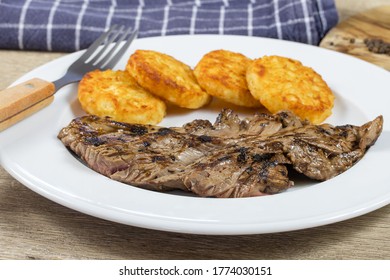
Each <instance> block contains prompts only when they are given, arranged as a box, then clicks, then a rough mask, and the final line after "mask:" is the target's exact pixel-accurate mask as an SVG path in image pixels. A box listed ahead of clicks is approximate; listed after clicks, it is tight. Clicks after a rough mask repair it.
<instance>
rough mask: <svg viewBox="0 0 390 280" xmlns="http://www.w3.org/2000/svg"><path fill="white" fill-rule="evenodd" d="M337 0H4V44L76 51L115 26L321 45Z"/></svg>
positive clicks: (0, 12) (0, 15) (0, 32)
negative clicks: (234, 35) (255, 37)
mask: <svg viewBox="0 0 390 280" xmlns="http://www.w3.org/2000/svg"><path fill="white" fill-rule="evenodd" d="M337 21H338V15H337V11H336V8H335V4H334V1H333V0H192V1H190V0H0V48H1V49H22V50H48V51H65V52H72V51H76V50H80V49H84V48H87V47H88V46H89V45H90V44H91V42H93V41H94V40H95V39H96V38H97V37H98V36H99V35H100V34H101V33H102V32H103V31H105V30H106V29H108V27H109V26H111V25H113V24H118V25H125V26H132V27H135V28H138V29H139V36H138V37H150V36H166V35H174V34H239V35H247V36H259V37H270V38H279V39H283V40H290V41H297V42H303V43H307V44H312V45H317V44H318V43H319V41H320V40H321V38H322V37H323V36H324V35H325V34H326V32H327V31H328V30H329V29H330V28H331V27H333V26H334V25H335V24H336V23H337Z"/></svg>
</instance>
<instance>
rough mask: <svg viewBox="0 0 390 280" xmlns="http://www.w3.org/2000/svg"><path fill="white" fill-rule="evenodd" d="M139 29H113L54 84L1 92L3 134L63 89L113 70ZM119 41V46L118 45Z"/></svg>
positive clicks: (34, 83) (35, 81) (27, 84)
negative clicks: (93, 74)
mask: <svg viewBox="0 0 390 280" xmlns="http://www.w3.org/2000/svg"><path fill="white" fill-rule="evenodd" d="M137 34H138V31H137V30H134V31H133V32H132V29H131V28H127V29H126V28H125V27H123V26H121V27H119V28H118V27H117V26H112V27H111V28H110V29H109V30H108V31H107V32H105V33H103V34H102V35H101V36H100V37H99V38H98V39H96V41H95V42H93V43H92V45H91V46H90V47H89V48H88V49H87V50H86V51H85V52H84V53H83V54H82V55H81V56H80V58H78V59H77V60H76V61H75V62H74V63H73V64H72V65H70V66H69V68H68V69H67V71H66V73H65V75H64V76H63V77H61V78H60V79H58V80H56V81H54V82H48V81H45V80H42V79H38V78H34V79H31V80H29V81H27V82H24V83H22V84H19V85H16V86H14V87H11V88H7V89H5V90H3V91H0V131H1V130H4V129H6V128H8V127H9V126H11V125H13V124H15V123H16V122H18V121H20V120H22V119H24V118H26V117H28V116H30V115H31V114H33V113H35V112H36V111H38V110H40V109H42V108H44V107H46V106H47V105H49V104H50V103H51V102H52V101H53V99H54V93H56V92H57V91H58V90H59V89H60V88H62V87H63V86H65V85H67V84H70V83H74V82H78V81H80V80H81V78H82V77H83V76H84V75H85V74H86V73H87V72H90V71H92V70H94V69H101V70H106V69H110V68H113V67H114V66H115V65H116V63H117V62H118V61H119V59H120V58H121V57H122V56H123V54H124V53H125V52H126V50H127V49H128V47H129V46H130V44H131V42H132V41H133V40H134V38H136V36H137ZM114 42H115V43H114Z"/></svg>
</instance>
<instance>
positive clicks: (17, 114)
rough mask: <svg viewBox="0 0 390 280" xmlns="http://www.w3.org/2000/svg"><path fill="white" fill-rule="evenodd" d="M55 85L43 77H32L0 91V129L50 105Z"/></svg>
mask: <svg viewBox="0 0 390 280" xmlns="http://www.w3.org/2000/svg"><path fill="white" fill-rule="evenodd" d="M54 92H55V86H54V84H53V83H51V82H47V81H44V80H41V79H37V78H34V79H31V80H29V81H26V82H24V83H21V84H19V85H16V86H13V87H10V88H7V89H4V90H2V91H0V131H2V130H4V129H6V128H8V127H10V126H11V125H13V124H15V123H17V122H19V121H21V120H23V119H25V118H27V117H28V116H30V115H32V114H33V113H35V112H37V111H39V110H41V109H42V108H44V107H46V106H47V105H49V104H50V103H51V102H52V101H53V99H54Z"/></svg>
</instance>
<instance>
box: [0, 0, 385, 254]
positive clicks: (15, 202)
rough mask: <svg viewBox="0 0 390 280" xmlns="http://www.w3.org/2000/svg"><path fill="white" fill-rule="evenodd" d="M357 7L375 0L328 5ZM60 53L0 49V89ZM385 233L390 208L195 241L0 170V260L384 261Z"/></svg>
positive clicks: (193, 237)
mask: <svg viewBox="0 0 390 280" xmlns="http://www.w3.org/2000/svg"><path fill="white" fill-rule="evenodd" d="M363 2H365V3H367V2H370V4H375V2H376V1H361V0H359V1H358V0H339V1H336V3H337V4H338V7H339V8H340V9H341V10H342V11H350V12H351V11H355V9H356V7H358V6H359V3H363ZM380 2H383V1H380ZM351 4H353V5H351ZM348 5H351V6H348ZM349 7H351V9H353V10H349ZM344 14H345V13H344ZM62 55H63V54H59V53H37V52H24V51H23V52H20V51H2V50H0V61H1V64H2V67H0V77H1V79H0V89H2V88H5V87H6V86H8V85H9V84H10V83H12V82H13V81H14V80H16V79H17V78H18V77H20V76H21V75H23V74H25V73H26V72H28V71H30V70H31V69H33V68H35V67H37V66H39V65H41V64H44V63H46V62H48V61H50V60H52V59H55V58H57V57H60V56H62ZM367 192H369V188H367ZM351 195H353V194H351ZM329 203H331V201H330V202H329ZM389 233H390V205H389V206H386V207H383V208H381V209H379V210H376V211H374V212H371V213H369V214H366V215H363V216H361V217H357V218H354V219H351V220H348V221H344V222H339V223H336V224H332V225H327V226H322V227H318V228H312V229H306V230H299V231H293V232H285V233H277V234H263V235H240V236H203V235H190V234H179V233H169V232H161V231H154V230H148V229H142V228H136V227H132V226H126V225H121V224H117V223H113V222H109V221H105V220H102V219H98V218H94V217H90V216H87V215H84V214H82V213H79V212H76V211H74V210H71V209H68V208H66V207H63V206H61V205H58V204H56V203H54V202H52V201H50V200H48V199H46V198H44V197H42V196H40V195H38V194H36V193H34V192H32V191H31V190H29V189H28V188H26V187H25V186H23V185H22V184H20V183H19V182H17V181H16V180H15V179H13V178H12V177H11V176H10V175H9V174H8V173H7V172H6V171H5V170H4V169H3V168H1V167H0V259H129V260H132V259H154V260H160V259H390V238H389Z"/></svg>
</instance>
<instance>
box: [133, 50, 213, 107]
mask: <svg viewBox="0 0 390 280" xmlns="http://www.w3.org/2000/svg"><path fill="white" fill-rule="evenodd" d="M126 69H127V71H128V72H129V73H130V75H132V76H133V77H134V78H135V80H136V81H137V83H138V84H139V85H141V86H142V87H143V88H145V89H147V90H148V91H150V92H151V93H153V94H155V95H157V96H159V97H161V98H163V99H165V100H167V101H169V102H172V103H173V104H175V105H177V106H180V107H183V108H189V109H196V108H200V107H202V106H204V105H206V104H208V103H209V102H210V100H211V96H210V95H208V94H207V93H206V92H205V91H203V90H202V88H201V87H200V86H199V84H198V83H197V81H196V78H195V76H194V73H193V71H192V69H191V68H190V67H189V66H188V65H186V64H184V63H182V62H180V61H178V60H176V59H175V58H173V57H172V56H169V55H166V54H163V53H160V52H156V51H149V50H137V51H136V52H135V53H134V54H132V55H131V56H130V58H129V61H128V63H127V66H126Z"/></svg>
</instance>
